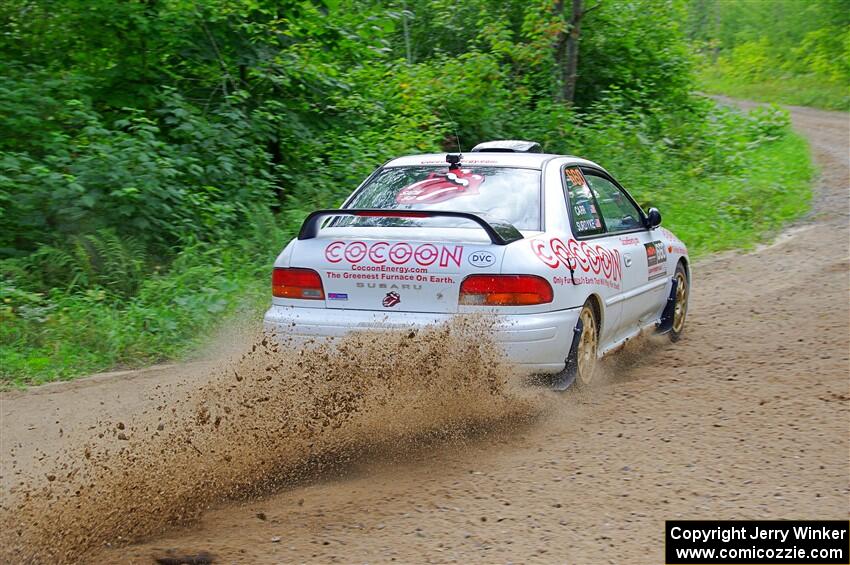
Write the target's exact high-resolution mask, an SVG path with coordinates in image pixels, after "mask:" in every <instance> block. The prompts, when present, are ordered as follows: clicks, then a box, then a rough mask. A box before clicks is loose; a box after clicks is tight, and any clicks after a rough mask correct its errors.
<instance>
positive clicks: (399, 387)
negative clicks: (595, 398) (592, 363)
mask: <svg viewBox="0 0 850 565" xmlns="http://www.w3.org/2000/svg"><path fill="white" fill-rule="evenodd" d="M490 323H491V322H490V321H488V320H487V319H485V318H477V317H472V318H458V319H456V320H454V321H453V322H451V323H449V324H446V325H444V326H439V327H434V328H429V329H426V330H423V331H420V332H414V331H409V330H407V331H403V332H389V333H384V332H381V333H363V334H358V335H352V336H349V337H347V338H344V339H342V340H340V341H339V342H338V343H336V344H334V345H333V346H332V347H331V346H328V345H324V344H323V345H316V346H315V347H302V348H293V347H289V346H286V345H279V344H277V343H276V342H274V341H272V340H270V339H268V338H266V337H263V336H260V337H258V338H256V340H255V343H254V345H253V346H252V347H251V348H250V350H249V351H247V352H246V353H245V354H243V355H242V357H241V358H240V359H239V360H238V361H236V362H235V363H232V364H229V365H226V366H224V367H222V368H221V369H220V371H218V372H217V374H215V375H213V376H212V378H209V377H205V378H204V379H200V380H199V383H198V385H197V386H195V387H193V388H189V389H188V390H187V391H185V394H184V395H183V396H182V397H180V398H172V397H171V396H170V394H163V395H162V397H161V398H160V403H159V404H158V405H157V406H156V407H155V408H154V410H153V411H152V413H151V414H150V415H149V416H147V417H144V416H143V417H141V418H140V419H139V420H138V421H134V420H133V419H128V420H120V421H104V422H100V425H99V426H97V427H96V429H95V430H94V431H93V434H92V435H91V437H90V438H89V439H88V440H87V441H85V442H84V444H83V445H78V446H76V447H70V448H68V449H67V450H65V451H64V452H63V453H62V454H61V455H59V456H58V457H55V459H54V463H53V467H52V468H51V467H48V468H47V471H46V473H45V474H44V475H43V477H41V478H40V480H36V481H33V482H31V483H29V484H19V485H17V487H16V488H14V489H13V492H12V493H11V495H12V496H11V500H10V501H4V504H3V506H4V508H3V517H2V523H0V531H2V532H3V533H2V534H0V541H2V547H3V550H2V552H3V554H4V557H5V560H7V561H20V560H37V561H47V560H49V561H57V560H58V561H69V562H74V561H79V560H81V559H83V558H84V556H86V555H87V554H88V552H89V551H90V550H93V549H96V548H98V547H100V546H103V545H104V544H121V543H126V542H128V541H133V540H138V539H143V538H145V537H149V536H151V535H154V534H158V533H161V532H163V531H165V530H167V529H169V528H173V527H174V526H176V525H180V524H186V523H190V522H192V521H194V520H196V519H197V518H198V517H199V516H200V515H201V513H202V512H203V511H204V510H206V509H207V508H209V507H210V506H211V505H214V504H217V503H219V502H221V501H223V500H228V499H236V498H244V497H251V496H257V495H260V494H263V493H267V492H273V491H276V490H279V489H280V488H281V487H283V486H285V485H287V484H292V483H294V482H297V481H298V480H300V479H303V478H304V477H309V476H316V475H318V474H321V473H327V472H328V471H330V470H334V469H339V468H341V467H344V466H345V465H346V464H347V463H348V462H350V461H352V460H357V459H360V458H362V457H364V456H365V455H366V454H371V455H373V456H374V454H375V453H380V452H384V453H394V454H400V453H403V452H404V451H405V450H410V449H416V448H417V446H419V445H427V444H428V443H430V442H433V441H435V440H439V441H440V442H446V441H452V440H453V439H462V438H463V437H466V436H467V435H469V434H474V433H476V432H477V431H481V430H485V429H490V428H492V427H494V426H513V425H522V424H523V422H527V421H529V420H530V419H533V418H534V417H535V416H536V415H538V414H539V413H540V411H541V409H542V408H543V407H544V406H545V404H546V401H545V398H546V396H547V393H545V392H543V391H541V390H534V391H532V390H529V389H524V388H521V387H520V386H518V383H516V382H515V381H514V379H513V377H512V374H513V373H514V371H513V370H512V369H511V367H510V366H509V364H508V363H507V362H506V361H505V360H504V358H503V355H502V354H501V352H500V350H499V349H498V347H497V346H496V345H495V344H494V343H493V342H492V341H491V339H490V337H489V336H490V332H489V331H488V328H489V324H490Z"/></svg>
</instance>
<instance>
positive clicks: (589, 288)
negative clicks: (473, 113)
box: [264, 141, 690, 389]
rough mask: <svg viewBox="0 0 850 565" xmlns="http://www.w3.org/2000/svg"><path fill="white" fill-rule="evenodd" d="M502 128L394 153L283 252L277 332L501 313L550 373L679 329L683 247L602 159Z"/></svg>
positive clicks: (570, 370)
mask: <svg viewBox="0 0 850 565" xmlns="http://www.w3.org/2000/svg"><path fill="white" fill-rule="evenodd" d="M539 147H540V146H539V145H538V144H536V143H533V142H521V141H494V142H488V143H483V144H481V145H478V146H476V147H475V148H473V150H472V153H471V154H469V155H465V156H464V155H459V154H457V155H455V154H434V155H414V156H409V157H401V158H398V159H393V160H391V161H389V162H387V163H386V164H384V165H383V166H382V167H380V168H379V169H378V170H376V171H375V172H374V173H372V175H370V176H369V177H368V178H367V179H366V180H365V181H364V182H363V183H362V184H361V185H360V186H359V187H358V188H357V190H355V191H354V193H352V195H351V196H350V197H349V198H348V199H347V200H346V201H345V203H344V204H343V206H342V208H341V209H339V210H319V211H317V212H313V213H312V214H310V215H309V216H308V217H307V218H306V220H305V221H304V224H303V225H302V227H301V231H300V233H299V235H298V238H297V239H295V240H293V241H291V242H290V243H289V245H287V246H286V248H285V249H284V250H283V251H282V252H281V254H280V255H279V256H278V258H277V260H276V261H275V266H274V273H273V276H272V294H273V298H272V306H271V308H270V309H269V310H268V312H266V315H265V320H264V326H265V329H266V331H267V332H272V333H276V334H280V335H286V336H288V337H296V338H301V337H332V336H342V335H344V334H345V333H347V332H350V331H353V330H374V329H396V328H410V327H411V326H412V327H424V326H427V325H431V324H436V323H440V322H443V321H447V320H448V319H449V318H450V317H451V316H453V315H456V314H463V313H470V312H490V313H494V314H496V320H497V322H496V325H495V328H494V332H495V339H496V341H497V342H498V343H500V344H501V345H502V347H503V348H504V350H505V352H506V354H507V355H508V357H509V358H510V360H511V361H513V362H514V363H516V364H517V365H518V366H519V367H520V368H521V369H523V370H525V371H526V372H527V373H529V374H535V375H541V374H550V375H555V376H554V378H552V379H551V380H552V384H553V386H554V387H555V388H559V389H563V388H566V387H568V386H569V385H570V384H572V382H573V381H574V380H576V379H577V380H578V382H579V383H581V384H587V383H589V382H590V380H591V379H592V378H593V374H594V369H595V367H596V361H597V359H598V358H600V357H601V356H602V355H604V354H605V353H606V352H609V351H611V350H613V349H615V348H616V347H618V346H619V345H621V344H623V343H624V342H625V341H626V340H628V339H629V338H632V337H634V336H636V335H637V334H638V333H640V332H641V331H642V330H644V329H645V328H647V327H650V326H655V328H656V329H657V331H659V332H667V333H669V334H670V335H671V337H672V339H673V340H674V341H675V340H677V339H678V338H679V337H680V336H681V334H682V331H683V329H684V323H685V315H686V314H687V304H688V290H689V286H690V285H689V283H690V270H689V260H688V251H687V249H686V248H685V245H684V244H683V243H682V242H681V241H679V239H677V238H676V236H674V235H673V234H672V233H671V232H670V231H668V230H666V229H664V228H662V227H660V224H661V215H660V213H659V212H658V210H656V209H654V208H652V209H650V210H649V211H648V212H644V211H643V210H642V209H641V208H640V207H639V206H638V205H637V204H636V203H635V201H634V199H633V198H632V197H631V196H630V195H629V194H628V193H627V192H626V191H625V190H624V189H623V188H622V187H621V186H620V185H619V183H617V181H616V180H615V179H614V178H613V177H612V176H611V175H610V174H609V173H608V172H607V171H606V170H605V169H603V168H602V167H600V166H599V165H597V164H596V163H593V162H591V161H587V160H585V159H580V158H577V157H570V156H563V155H550V154H545V153H540V152H539Z"/></svg>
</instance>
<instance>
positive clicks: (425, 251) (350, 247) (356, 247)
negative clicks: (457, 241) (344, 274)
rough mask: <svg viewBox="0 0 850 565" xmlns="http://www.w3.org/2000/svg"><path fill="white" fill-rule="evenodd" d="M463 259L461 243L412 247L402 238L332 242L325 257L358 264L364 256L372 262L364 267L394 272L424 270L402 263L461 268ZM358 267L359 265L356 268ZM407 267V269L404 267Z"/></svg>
mask: <svg viewBox="0 0 850 565" xmlns="http://www.w3.org/2000/svg"><path fill="white" fill-rule="evenodd" d="M462 258H463V246H462V245H452V246H448V245H433V244H431V243H423V244H421V245H417V246H415V247H414V246H412V245H410V244H409V243H407V242H404V241H400V242H396V243H390V242H388V241H374V242H371V243H369V244H367V243H365V242H363V241H339V240H337V241H332V242H331V243H329V244H328V246H327V247H325V259H326V260H327V261H328V262H329V263H342V262H345V263H350V264H351V265H358V264H359V263H360V262H362V261H363V260H365V259H368V261H369V262H371V263H373V264H372V265H364V266H362V267H363V270H370V271H391V272H425V269H418V270H416V267H404V268H398V267H396V266H401V265H411V264H413V265H418V266H419V267H430V266H435V267H441V268H446V267H449V266H451V265H452V264H454V266H456V267H460V262H461V259H462ZM354 269H355V270H357V268H356V267H355V268H354ZM405 269H408V270H405Z"/></svg>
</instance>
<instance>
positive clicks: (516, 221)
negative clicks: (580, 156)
mask: <svg viewBox="0 0 850 565" xmlns="http://www.w3.org/2000/svg"><path fill="white" fill-rule="evenodd" d="M347 207H348V208H381V209H388V210H392V209H397V210H447V211H452V212H471V213H473V214H479V215H481V216H485V217H487V218H490V219H494V220H502V221H506V222H508V223H510V224H513V225H514V227H516V228H517V229H520V230H532V231H535V230H539V229H540V171H538V170H532V169H516V168H507V167H462V168H460V169H454V170H451V171H450V170H449V169H448V167H393V168H389V169H384V170H383V171H381V172H380V173H378V175H377V176H375V177H374V178H373V179H372V180H370V181H369V183H368V184H366V185H365V186H364V187H362V188H361V189H360V190H359V191H358V192H357V194H356V195H355V197H354V199H353V200H352V201H351V202H349V203H348V206H347ZM425 222H427V224H426V223H425ZM335 225H337V226H361V225H363V226H366V225H368V226H421V225H427V226H429V227H430V226H442V227H473V226H474V224H472V223H470V222H469V221H467V220H463V219H458V218H426V219H416V218H340V219H339V220H337V222H335Z"/></svg>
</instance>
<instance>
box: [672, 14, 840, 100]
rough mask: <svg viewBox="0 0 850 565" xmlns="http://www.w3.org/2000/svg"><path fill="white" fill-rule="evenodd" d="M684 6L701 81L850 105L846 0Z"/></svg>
mask: <svg viewBox="0 0 850 565" xmlns="http://www.w3.org/2000/svg"><path fill="white" fill-rule="evenodd" d="M688 7H689V22H688V26H687V27H688V34H689V36H690V37H691V39H692V40H693V42H694V44H695V45H696V46H697V47H698V49H699V50H700V52H701V55H702V64H701V72H700V75H701V77H700V78H701V80H700V83H701V87H702V88H704V89H706V90H708V91H711V92H720V93H724V94H730V95H734V96H742V97H747V98H756V99H759V100H766V101H773V102H786V103H791V104H806V105H815V106H820V107H824V108H831V109H844V110H846V109H850V4H848V2H847V1H846V0H807V1H805V2H802V1H799V0H723V1H720V0H690V2H689V4H688Z"/></svg>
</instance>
